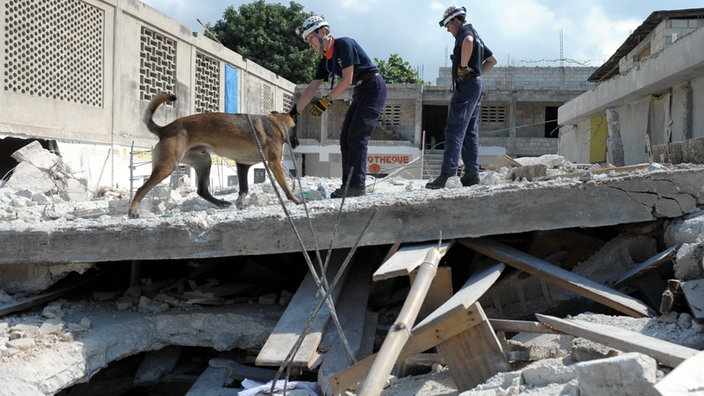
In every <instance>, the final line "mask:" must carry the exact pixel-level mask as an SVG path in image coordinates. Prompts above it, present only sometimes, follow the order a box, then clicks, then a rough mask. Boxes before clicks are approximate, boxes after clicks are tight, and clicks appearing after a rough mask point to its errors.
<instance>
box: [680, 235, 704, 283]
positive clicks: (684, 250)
mask: <svg viewBox="0 0 704 396" xmlns="http://www.w3.org/2000/svg"><path fill="white" fill-rule="evenodd" d="M674 270H675V278H677V279H679V280H682V281H688V280H694V279H699V278H701V277H702V274H703V273H704V241H702V242H698V243H685V244H682V246H680V248H679V250H677V259H676V261H675V265H674Z"/></svg>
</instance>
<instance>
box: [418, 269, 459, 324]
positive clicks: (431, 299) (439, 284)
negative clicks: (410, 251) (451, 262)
mask: <svg viewBox="0 0 704 396" xmlns="http://www.w3.org/2000/svg"><path fill="white" fill-rule="evenodd" d="M410 280H411V283H413V282H414V280H415V273H412V274H411V275H410ZM450 297H452V268H450V267H442V268H438V271H437V273H436V274H435V278H434V279H433V283H432V284H431V285H430V290H428V294H427V295H426V296H425V301H423V305H422V306H421V307H420V312H419V313H418V319H419V320H423V319H425V318H426V317H427V316H428V315H430V314H431V313H432V312H433V311H435V310H436V309H437V308H438V307H439V306H441V305H442V304H443V303H444V302H445V301H447V300H448V299H449V298H450Z"/></svg>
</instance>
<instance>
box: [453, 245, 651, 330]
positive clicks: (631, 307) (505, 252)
mask: <svg viewBox="0 0 704 396" xmlns="http://www.w3.org/2000/svg"><path fill="white" fill-rule="evenodd" d="M459 242H460V243H461V244H463V245H465V246H467V247H468V248H470V249H472V250H474V251H476V252H479V253H481V254H483V255H485V256H488V257H491V258H493V259H495V260H498V261H500V262H502V263H505V264H508V265H510V266H512V267H515V268H518V269H519V270H521V271H524V272H527V273H529V274H531V275H533V276H537V277H539V278H543V279H545V280H546V281H548V282H551V283H554V284H556V285H557V286H560V287H562V288H564V289H567V290H569V291H572V292H574V293H577V294H579V295H581V296H583V297H587V298H589V299H591V300H593V301H596V302H598V303H600V304H603V305H606V306H607V307H610V308H613V309H615V310H616V311H619V312H622V313H624V314H626V315H630V316H633V317H649V316H652V315H653V314H654V312H653V311H652V310H651V308H650V307H648V306H647V305H646V304H644V303H643V302H642V301H640V300H638V299H637V298H634V297H631V296H629V295H627V294H623V293H621V292H618V291H616V290H613V289H611V288H609V287H607V286H604V285H602V284H600V283H598V282H594V281H593V280H591V279H588V278H585V277H583V276H580V275H577V274H574V273H572V272H570V271H567V270H565V269H563V268H560V267H558V266H556V265H554V264H551V263H549V262H547V261H544V260H541V259H539V258H536V257H533V256H531V255H529V254H527V253H524V252H522V251H520V250H518V249H514V248H512V247H510V246H507V245H504V244H501V243H499V242H496V241H493V240H491V239H488V238H478V239H462V240H460V241H459Z"/></svg>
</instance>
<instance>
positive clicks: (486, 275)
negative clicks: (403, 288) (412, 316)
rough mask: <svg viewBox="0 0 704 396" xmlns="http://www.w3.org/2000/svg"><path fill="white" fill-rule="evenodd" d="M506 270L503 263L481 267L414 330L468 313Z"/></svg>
mask: <svg viewBox="0 0 704 396" xmlns="http://www.w3.org/2000/svg"><path fill="white" fill-rule="evenodd" d="M504 268H505V266H504V265H503V264H501V263H491V264H483V265H481V266H479V267H478V269H477V271H476V272H475V273H473V274H472V276H470V277H469V279H467V282H465V284H464V286H462V288H461V289H460V290H459V291H458V292H457V293H455V295H454V296H452V298H450V299H449V300H447V301H446V302H445V303H444V304H443V305H441V306H440V308H438V309H436V310H435V311H434V312H433V313H431V314H430V315H428V316H427V317H426V318H425V319H423V320H422V321H421V322H420V323H418V324H417V325H416V326H415V327H414V328H413V330H414V331H415V330H416V329H420V328H423V327H434V326H435V325H436V324H437V323H439V322H441V321H443V320H445V317H447V316H452V315H453V314H454V313H455V312H464V311H466V310H467V309H468V308H469V307H470V306H471V305H473V304H474V303H475V302H477V300H479V297H481V296H482V295H484V293H485V292H486V291H487V290H489V288H490V287H491V285H493V284H494V282H496V280H497V279H499V276H500V275H501V272H502V271H503V270H504Z"/></svg>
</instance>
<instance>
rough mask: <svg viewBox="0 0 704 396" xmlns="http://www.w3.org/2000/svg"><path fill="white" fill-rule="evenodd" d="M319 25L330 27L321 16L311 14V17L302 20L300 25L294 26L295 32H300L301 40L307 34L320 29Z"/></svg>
mask: <svg viewBox="0 0 704 396" xmlns="http://www.w3.org/2000/svg"><path fill="white" fill-rule="evenodd" d="M321 27H328V28H330V24H329V23H327V22H326V21H325V19H323V18H322V17H319V16H317V15H313V16H312V17H308V18H306V20H305V21H303V23H302V24H301V26H299V27H297V28H296V34H300V35H301V37H302V38H303V40H305V39H306V37H308V35H309V34H311V33H313V32H314V31H316V30H318V29H320V28H321Z"/></svg>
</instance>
